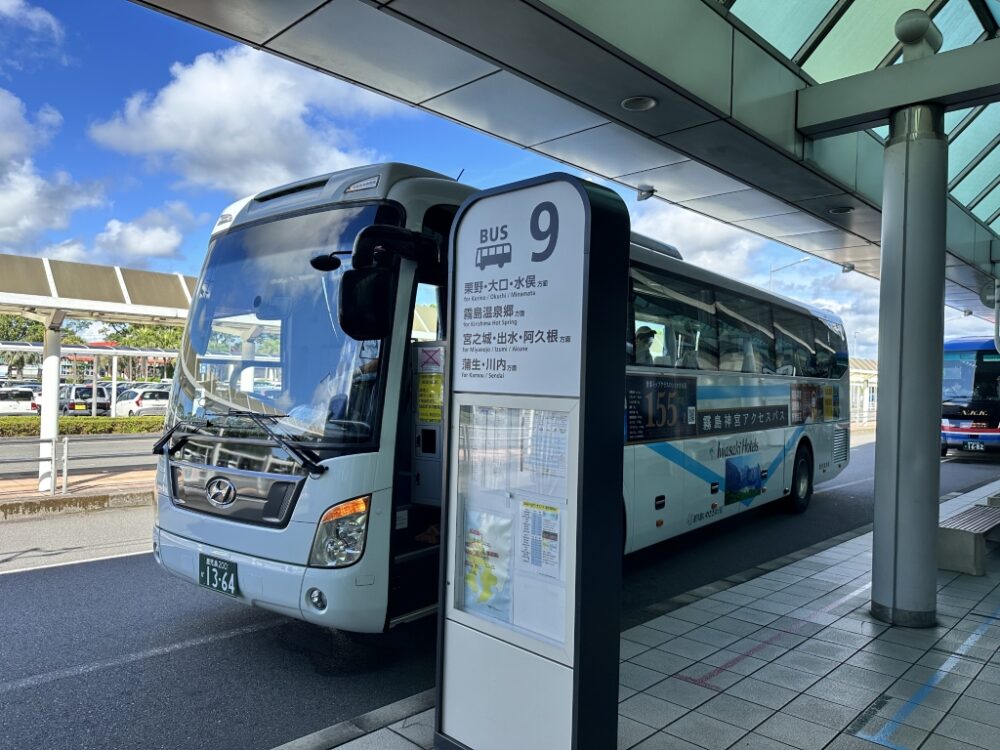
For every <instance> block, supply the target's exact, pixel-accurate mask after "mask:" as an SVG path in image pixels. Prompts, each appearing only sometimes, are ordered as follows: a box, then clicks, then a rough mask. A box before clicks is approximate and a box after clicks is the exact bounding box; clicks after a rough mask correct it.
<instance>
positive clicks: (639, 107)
mask: <svg viewBox="0 0 1000 750" xmlns="http://www.w3.org/2000/svg"><path fill="white" fill-rule="evenodd" d="M657 104H659V102H658V101H656V99H655V98H653V97H652V96H629V97H626V98H625V99H622V101H621V107H622V109H624V110H626V111H628V112H646V111H647V110H650V109H652V108H653V107H655V106H656V105H657Z"/></svg>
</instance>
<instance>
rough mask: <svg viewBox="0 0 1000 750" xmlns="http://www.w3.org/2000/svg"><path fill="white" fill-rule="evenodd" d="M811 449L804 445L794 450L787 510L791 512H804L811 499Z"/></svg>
mask: <svg viewBox="0 0 1000 750" xmlns="http://www.w3.org/2000/svg"><path fill="white" fill-rule="evenodd" d="M812 480H813V477H812V451H810V450H809V449H808V448H807V447H806V446H800V447H799V449H798V450H797V451H796V452H795V463H793V464H792V491H791V493H790V494H789V495H788V510H790V511H791V512H792V513H804V512H805V510H806V508H808V507H809V501H810V500H811V499H812V490H813V486H812Z"/></svg>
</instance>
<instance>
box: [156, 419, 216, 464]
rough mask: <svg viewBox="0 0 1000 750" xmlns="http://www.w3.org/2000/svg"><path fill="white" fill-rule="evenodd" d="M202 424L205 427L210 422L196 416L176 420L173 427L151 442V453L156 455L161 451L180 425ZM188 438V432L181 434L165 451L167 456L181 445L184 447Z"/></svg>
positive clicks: (189, 436) (209, 424) (172, 453)
mask: <svg viewBox="0 0 1000 750" xmlns="http://www.w3.org/2000/svg"><path fill="white" fill-rule="evenodd" d="M202 424H204V425H205V426H206V427H211V426H212V423H211V422H209V421H208V420H207V419H198V418H197V417H189V418H188V419H179V420H177V422H176V423H175V424H174V426H173V427H171V428H170V429H169V430H167V431H166V432H164V433H163V435H162V436H161V437H160V439H159V440H157V441H156V442H155V443H153V455H154V456H158V455H159V454H160V453H162V452H163V448H164V446H165V445H167V443H169V442H170V438H172V437H173V435H174V433H175V432H177V430H178V429H179V428H180V427H188V426H191V425H199V426H200V425H202ZM190 439H191V433H188V434H186V435H181V436H180V438H179V439H178V440H177V442H176V443H174V444H173V445H171V446H170V447H169V448H167V451H166V452H167V457H168V458H169V457H170V456H172V455H174V453H176V452H177V451H179V450H180V449H181V448H182V447H184V444H185V443H186V442H187V441H188V440H190Z"/></svg>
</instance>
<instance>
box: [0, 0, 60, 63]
mask: <svg viewBox="0 0 1000 750" xmlns="http://www.w3.org/2000/svg"><path fill="white" fill-rule="evenodd" d="M65 36H66V34H65V31H64V29H63V25H62V23H60V21H59V19H57V18H56V17H55V16H54V15H52V14H51V13H49V12H48V11H47V10H45V9H44V8H39V7H38V6H36V5H32V4H30V3H28V2H25V0H0V74H3V75H7V74H8V72H9V71H22V70H25V69H29V68H31V67H32V66H33V65H35V64H37V63H38V62H39V61H49V60H56V61H57V62H59V63H61V64H63V65H65V64H67V63H68V60H67V58H66V55H65V54H64V52H63V49H62V47H63V40H64V38H65Z"/></svg>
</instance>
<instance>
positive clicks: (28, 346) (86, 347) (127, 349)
mask: <svg viewBox="0 0 1000 750" xmlns="http://www.w3.org/2000/svg"><path fill="white" fill-rule="evenodd" d="M44 351H45V345H44V344H42V343H41V342H37V341H35V342H32V341H0V352H24V353H26V354H38V355H41V354H43V353H44ZM59 353H60V355H61V356H63V357H69V356H77V355H80V356H91V357H92V356H95V355H96V356H98V357H160V358H163V359H175V358H176V357H177V351H176V350H175V349H151V348H143V347H135V346H106V345H104V346H98V345H94V344H63V345H62V346H61V347H60V349H59Z"/></svg>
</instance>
